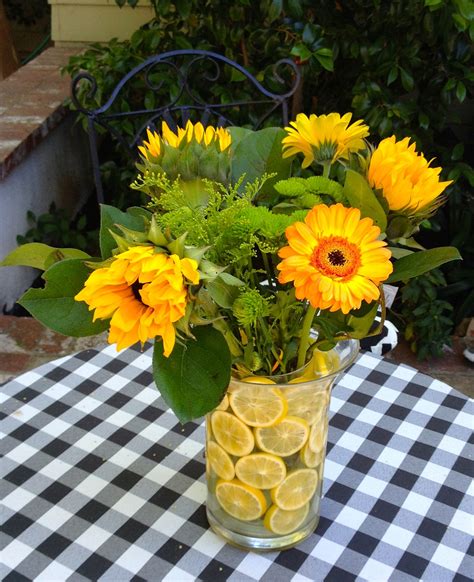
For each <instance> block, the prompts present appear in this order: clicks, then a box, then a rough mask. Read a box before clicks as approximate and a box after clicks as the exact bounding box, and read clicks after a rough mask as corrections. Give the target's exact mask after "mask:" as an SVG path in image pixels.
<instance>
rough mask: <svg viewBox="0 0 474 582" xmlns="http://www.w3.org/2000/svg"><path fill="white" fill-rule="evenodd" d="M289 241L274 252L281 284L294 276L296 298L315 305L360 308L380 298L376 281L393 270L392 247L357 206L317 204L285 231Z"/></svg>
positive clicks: (342, 308) (335, 308)
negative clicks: (388, 245)
mask: <svg viewBox="0 0 474 582" xmlns="http://www.w3.org/2000/svg"><path fill="white" fill-rule="evenodd" d="M285 234H286V237H287V239H288V243H289V246H286V247H283V248H282V249H280V251H279V252H278V254H279V256H280V257H281V258H282V259H283V261H282V262H281V263H279V264H278V265H277V269H279V270H280V271H281V272H280V275H279V278H278V279H279V281H280V283H288V282H290V281H293V283H294V286H295V289H296V297H297V299H308V300H309V302H310V303H311V305H312V306H313V307H314V308H319V309H329V310H330V311H337V310H341V311H342V312H343V313H344V314H346V313H349V311H350V310H351V309H358V308H360V306H361V303H362V301H367V302H371V301H374V300H376V299H378V298H379V296H380V291H379V284H380V283H381V282H382V281H384V280H385V279H386V278H387V277H388V276H389V275H390V273H391V272H392V270H393V267H392V264H391V262H390V256H391V254H390V251H389V250H388V249H386V248H384V247H385V246H386V243H385V242H383V241H381V240H378V237H379V235H380V229H379V228H378V227H377V226H375V225H374V223H373V221H372V220H371V219H370V218H363V219H361V217H360V211H359V210H358V209H357V208H345V207H344V206H342V204H334V205H332V206H326V205H325V204H320V205H318V206H315V207H314V208H313V209H312V210H310V211H309V213H308V214H307V215H306V218H305V221H304V222H295V223H293V224H292V225H291V226H289V227H288V228H287V229H286V231H285Z"/></svg>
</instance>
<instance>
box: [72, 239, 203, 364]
mask: <svg viewBox="0 0 474 582" xmlns="http://www.w3.org/2000/svg"><path fill="white" fill-rule="evenodd" d="M198 282H199V273H198V270H197V262H196V261H195V260H193V259H180V258H179V257H178V256H177V255H171V256H168V255H166V254H164V253H156V252H155V248H154V247H152V246H136V247H132V248H130V249H128V250H127V251H125V252H123V253H120V254H118V255H116V256H115V257H114V259H113V261H112V262H111V264H110V265H109V266H108V267H102V268H100V269H96V270H95V271H93V272H92V273H91V274H90V275H89V277H88V279H87V280H86V281H85V283H84V288H83V289H82V290H81V291H80V292H79V293H78V294H77V295H76V296H75V297H74V299H75V300H76V301H85V302H86V303H87V304H88V305H89V311H92V310H95V311H94V321H95V320H96V319H110V333H109V337H108V341H109V343H111V344H112V343H116V344H117V350H121V349H123V348H126V347H128V346H131V345H133V344H135V343H136V342H138V341H140V342H141V343H142V344H143V343H144V342H146V341H147V340H149V339H153V338H155V337H157V336H159V337H161V338H162V339H163V348H164V349H163V351H164V355H165V356H167V357H168V356H169V355H170V354H171V352H172V351H173V347H174V344H175V339H176V331H175V328H174V325H173V324H174V323H175V322H177V321H178V320H179V319H181V318H182V317H183V316H184V314H185V310H186V303H187V297H188V292H187V285H188V284H189V283H192V284H197V283H198Z"/></svg>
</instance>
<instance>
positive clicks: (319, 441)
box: [308, 419, 327, 453]
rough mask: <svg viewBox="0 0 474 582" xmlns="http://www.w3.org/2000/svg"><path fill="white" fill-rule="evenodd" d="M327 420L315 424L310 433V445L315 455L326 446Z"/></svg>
mask: <svg viewBox="0 0 474 582" xmlns="http://www.w3.org/2000/svg"><path fill="white" fill-rule="evenodd" d="M326 420H327V419H324V420H321V422H317V423H316V424H313V426H312V427H311V432H310V433H309V439H308V445H309V448H310V449H311V450H312V451H313V453H320V452H321V451H322V450H323V449H324V445H325V444H326V432H327V421H326Z"/></svg>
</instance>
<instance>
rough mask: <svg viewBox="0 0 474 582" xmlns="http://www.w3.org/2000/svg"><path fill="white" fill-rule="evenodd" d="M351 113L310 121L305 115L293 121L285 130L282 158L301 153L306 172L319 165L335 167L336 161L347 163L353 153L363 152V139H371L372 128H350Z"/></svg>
mask: <svg viewBox="0 0 474 582" xmlns="http://www.w3.org/2000/svg"><path fill="white" fill-rule="evenodd" d="M351 118H352V114H351V113H346V114H345V115H343V116H342V117H341V116H340V115H339V113H329V115H319V116H318V115H315V114H314V113H313V114H312V115H310V116H309V117H308V116H307V115H305V114H304V113H299V114H298V115H297V116H296V121H291V122H290V125H291V126H292V127H285V131H286V132H287V133H288V135H287V136H286V137H285V138H283V140H282V144H283V157H284V158H288V157H290V156H293V155H295V154H298V153H302V154H303V155H304V160H303V164H302V167H303V168H307V167H308V166H309V165H310V164H312V163H313V162H314V161H316V162H317V163H319V164H332V163H333V162H335V161H336V160H337V159H339V158H341V159H347V158H348V157H349V153H350V152H355V151H358V150H362V149H364V148H365V147H366V146H365V142H364V139H363V138H364V137H367V136H368V135H369V128H368V127H367V125H364V124H363V122H362V120H359V121H356V122H355V123H353V124H352V125H349V123H350V121H351Z"/></svg>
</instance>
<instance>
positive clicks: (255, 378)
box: [242, 376, 276, 384]
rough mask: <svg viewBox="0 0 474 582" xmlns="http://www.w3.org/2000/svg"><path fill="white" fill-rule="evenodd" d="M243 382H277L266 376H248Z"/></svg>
mask: <svg viewBox="0 0 474 582" xmlns="http://www.w3.org/2000/svg"><path fill="white" fill-rule="evenodd" d="M242 382H245V383H246V384H276V382H274V381H273V380H271V379H270V378H267V377H266V376H247V378H244V379H243V380H242Z"/></svg>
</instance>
